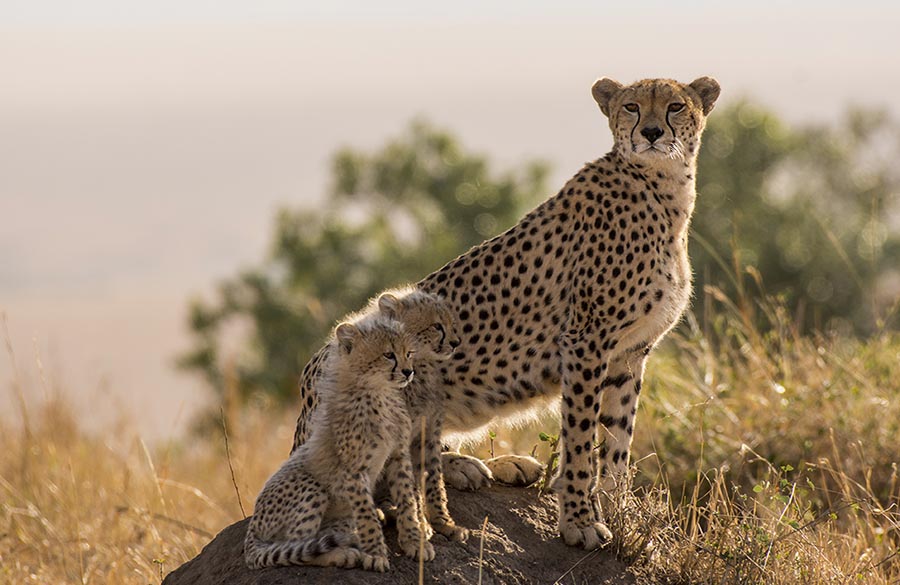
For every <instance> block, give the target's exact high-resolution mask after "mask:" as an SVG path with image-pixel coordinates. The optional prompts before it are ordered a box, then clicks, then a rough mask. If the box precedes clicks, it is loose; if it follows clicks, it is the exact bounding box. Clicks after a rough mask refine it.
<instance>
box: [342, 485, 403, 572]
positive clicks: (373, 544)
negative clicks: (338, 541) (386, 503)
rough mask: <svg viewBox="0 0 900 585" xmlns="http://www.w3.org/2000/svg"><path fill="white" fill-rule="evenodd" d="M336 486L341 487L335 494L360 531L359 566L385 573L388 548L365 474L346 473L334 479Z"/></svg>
mask: <svg viewBox="0 0 900 585" xmlns="http://www.w3.org/2000/svg"><path fill="white" fill-rule="evenodd" d="M337 485H339V486H341V487H340V489H339V490H338V491H337V493H336V494H335V497H337V498H344V501H346V502H347V505H348V506H349V507H350V509H351V510H352V513H353V522H354V524H355V525H356V529H357V532H358V533H359V548H360V550H361V551H362V553H363V555H362V567H363V568H364V569H366V570H375V571H378V572H379V573H384V572H385V571H387V570H388V569H389V568H390V563H389V562H388V548H387V545H386V544H385V543H384V533H383V532H382V531H381V523H380V522H379V521H378V509H377V508H376V507H375V501H374V500H373V498H372V488H371V484H370V481H369V475H368V473H366V472H357V473H352V474H346V475H345V476H344V477H339V478H338V479H337Z"/></svg>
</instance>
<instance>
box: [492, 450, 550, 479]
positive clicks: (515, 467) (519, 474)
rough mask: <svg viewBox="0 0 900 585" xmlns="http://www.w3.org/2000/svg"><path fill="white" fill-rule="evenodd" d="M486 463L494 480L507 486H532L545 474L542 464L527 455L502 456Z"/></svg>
mask: <svg viewBox="0 0 900 585" xmlns="http://www.w3.org/2000/svg"><path fill="white" fill-rule="evenodd" d="M484 463H485V465H487V467H488V469H490V470H491V474H492V475H493V476H494V479H496V480H497V481H499V482H500V483H505V484H507V485H514V486H526V485H531V484H533V483H534V482H536V481H537V480H539V479H540V478H541V476H542V475H543V474H544V466H543V465H542V464H541V462H540V461H538V460H537V459H535V458H534V457H528V456H527V455H501V456H499V457H494V458H493V459H488V460H487V461H485V462H484Z"/></svg>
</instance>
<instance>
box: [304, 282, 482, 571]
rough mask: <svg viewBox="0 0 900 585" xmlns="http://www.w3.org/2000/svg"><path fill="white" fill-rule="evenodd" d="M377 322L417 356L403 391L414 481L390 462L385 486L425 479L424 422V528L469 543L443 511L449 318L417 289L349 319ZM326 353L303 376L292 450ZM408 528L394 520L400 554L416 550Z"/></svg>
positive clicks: (385, 296) (452, 336)
mask: <svg viewBox="0 0 900 585" xmlns="http://www.w3.org/2000/svg"><path fill="white" fill-rule="evenodd" d="M378 316H381V317H388V318H391V319H395V320H397V321H399V322H400V323H402V324H403V325H404V328H405V329H406V330H407V331H408V332H409V333H410V335H412V338H413V344H414V347H415V350H416V355H415V369H416V375H415V378H414V379H413V381H412V382H411V383H410V384H409V386H407V387H406V388H405V389H404V397H405V401H406V408H407V412H408V414H409V416H410V419H411V420H412V421H413V425H412V428H411V437H412V440H411V445H410V457H411V462H412V470H413V475H412V477H411V478H407V477H406V474H405V471H404V470H403V469H404V468H403V465H404V464H403V461H402V460H400V459H396V458H392V459H389V460H388V463H387V465H386V468H385V480H384V483H386V484H387V485H386V487H387V488H388V489H391V488H393V487H395V486H396V485H397V484H398V483H400V482H405V481H407V479H412V480H414V481H415V482H416V485H418V479H417V478H420V477H421V474H422V473H423V469H422V463H421V461H422V449H423V436H422V432H421V424H420V421H421V420H422V419H424V420H425V435H424V450H425V453H424V459H425V467H424V474H425V493H424V494H420V497H423V499H424V506H423V508H424V510H425V516H426V519H427V520H428V524H427V525H428V526H430V527H431V528H433V529H434V530H435V531H437V532H439V533H440V534H443V535H444V536H446V537H448V538H450V539H453V540H465V539H466V538H468V535H469V533H468V531H467V530H466V529H464V528H461V527H459V526H457V525H456V523H455V522H454V521H453V518H452V517H451V516H450V512H449V511H448V510H447V492H446V488H445V486H444V474H443V470H442V467H441V464H442V460H441V428H442V423H443V419H442V416H441V415H442V413H443V408H442V405H441V402H442V399H443V393H442V392H440V391H439V388H440V381H441V374H440V368H439V365H440V362H441V361H442V360H446V359H448V358H449V357H450V356H452V355H453V353H454V350H455V348H456V347H457V346H459V337H458V336H457V335H456V333H455V332H454V329H455V327H454V323H455V322H454V318H453V313H452V312H451V311H450V309H449V308H448V306H447V304H446V303H445V302H444V301H443V300H442V299H441V298H440V297H438V296H437V295H433V294H430V293H426V292H423V291H421V290H419V289H417V288H415V287H404V288H397V289H392V290H389V291H385V292H384V293H382V294H381V295H380V296H379V297H378V298H377V299H373V300H372V301H371V302H370V303H369V305H368V306H367V307H366V309H364V310H363V311H360V312H359V313H356V314H354V315H352V316H351V318H350V319H351V321H356V322H360V321H365V320H367V319H372V318H378ZM328 351H329V350H328V348H327V346H326V348H323V349H322V350H320V351H319V352H318V353H317V354H316V356H314V357H313V359H312V360H311V361H310V364H309V365H308V366H307V367H306V368H305V369H304V372H303V375H302V376H301V381H300V386H301V389H302V392H303V395H304V397H305V400H304V402H303V406H302V409H301V413H300V416H299V418H298V420H297V430H296V433H295V436H294V447H293V449H294V450H296V449H297V448H299V446H300V445H302V444H303V443H304V442H305V441H306V437H307V435H308V432H309V428H308V426H307V424H306V421H307V420H309V419H310V418H311V413H312V411H313V410H315V409H316V407H317V404H318V399H317V394H318V393H317V385H318V383H319V379H320V377H321V376H322V375H323V373H324V370H323V367H322V364H323V361H324V359H325V356H327V353H328ZM382 491H384V490H382ZM390 499H391V501H392V502H393V504H394V505H396V504H397V500H396V497H395V496H394V495H393V493H392V494H391V498H390ZM411 525H412V520H411V519H408V518H402V517H398V528H399V533H400V534H399V537H400V541H401V548H403V549H404V550H413V549H417V548H418V540H417V534H418V533H413V532H412V531H408V530H405V529H404V527H405V526H411ZM411 556H412V555H411Z"/></svg>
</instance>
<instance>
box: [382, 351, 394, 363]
mask: <svg viewBox="0 0 900 585" xmlns="http://www.w3.org/2000/svg"><path fill="white" fill-rule="evenodd" d="M384 357H385V358H386V359H389V360H391V361H392V362H395V361H397V356H395V355H394V352H392V351H389V352H387V353H385V354H384Z"/></svg>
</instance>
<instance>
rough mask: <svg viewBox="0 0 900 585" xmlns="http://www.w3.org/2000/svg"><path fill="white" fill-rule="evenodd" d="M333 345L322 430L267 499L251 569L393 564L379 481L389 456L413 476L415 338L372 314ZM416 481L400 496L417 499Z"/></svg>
mask: <svg viewBox="0 0 900 585" xmlns="http://www.w3.org/2000/svg"><path fill="white" fill-rule="evenodd" d="M328 348H329V350H328V352H327V356H326V357H325V359H324V362H323V366H324V367H323V375H322V376H321V379H320V380H319V382H318V384H317V389H318V391H319V400H320V404H319V408H318V409H316V412H315V415H314V417H313V424H312V428H313V429H314V430H313V432H312V434H311V435H310V437H309V440H308V441H306V443H304V445H303V446H302V447H301V448H299V449H297V450H296V451H294V452H293V453H292V454H291V456H290V457H289V458H288V460H287V462H286V463H285V464H284V465H283V466H282V467H281V468H280V469H279V470H278V471H276V472H275V474H274V475H273V476H272V477H271V478H269V480H268V481H267V482H266V485H265V487H263V490H262V492H261V493H260V495H259V497H258V498H257V501H256V507H255V510H254V514H253V517H252V519H251V520H250V526H249V527H248V529H247V536H246V539H245V542H244V559H245V561H246V563H247V565H248V566H249V567H250V568H261V567H270V566H275V565H286V564H301V563H302V564H313V565H331V566H341V567H354V566H357V565H360V564H361V565H362V567H363V568H365V569H374V570H378V571H385V570H387V568H388V558H387V547H386V546H385V543H384V536H383V534H382V530H381V524H380V522H379V520H378V517H377V510H376V508H375V503H374V500H373V496H372V486H373V485H374V483H375V480H376V479H377V477H378V476H379V474H380V473H381V471H382V469H383V468H384V466H385V464H386V462H387V461H388V460H394V459H401V460H405V461H406V464H405V466H404V465H403V464H402V462H401V463H400V464H399V465H400V466H401V469H402V470H403V471H405V472H406V473H408V474H409V476H410V477H411V476H412V471H411V469H410V464H409V455H408V445H409V441H410V437H409V429H410V426H411V421H410V419H409V415H408V414H407V412H406V408H405V403H404V390H403V389H404V388H405V387H407V386H408V385H409V382H410V381H411V380H412V379H413V378H414V372H413V368H412V340H411V339H410V338H409V336H408V335H407V334H406V333H405V332H404V331H403V327H402V325H400V324H399V323H397V322H396V321H392V320H389V319H387V318H380V319H369V320H366V321H357V322H355V323H342V324H341V325H339V326H338V327H337V328H336V329H335V335H334V339H333V340H332V342H331V343H330V344H329V345H328ZM413 490H414V487H413V485H412V484H411V483H408V484H407V485H402V484H399V485H398V487H397V489H392V495H394V494H396V496H397V498H398V500H401V501H402V502H408V503H410V504H411V505H415V504H416V500H415V493H414V491H413ZM410 494H411V495H410ZM404 512H405V513H407V515H408V516H410V517H412V518H414V519H418V518H419V516H420V515H421V513H420V512H419V511H418V510H417V509H413V510H411V511H406V510H405V511H404Z"/></svg>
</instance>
